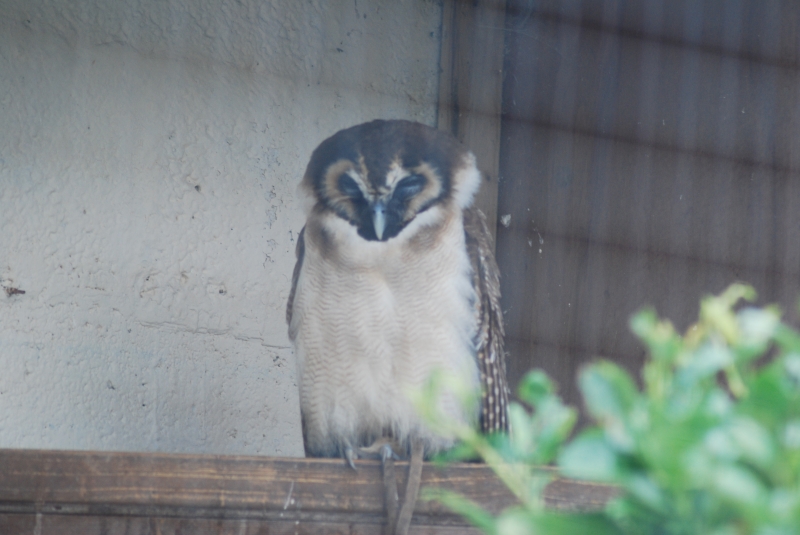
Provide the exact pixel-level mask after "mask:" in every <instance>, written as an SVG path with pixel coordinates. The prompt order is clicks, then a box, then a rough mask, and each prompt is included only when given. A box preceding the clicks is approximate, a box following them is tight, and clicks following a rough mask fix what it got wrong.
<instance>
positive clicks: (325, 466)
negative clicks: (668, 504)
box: [0, 450, 613, 535]
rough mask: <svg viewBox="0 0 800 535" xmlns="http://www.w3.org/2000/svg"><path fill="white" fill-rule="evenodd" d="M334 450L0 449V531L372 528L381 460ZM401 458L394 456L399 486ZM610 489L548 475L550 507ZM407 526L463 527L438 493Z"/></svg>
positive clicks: (477, 486) (464, 477) (478, 472)
mask: <svg viewBox="0 0 800 535" xmlns="http://www.w3.org/2000/svg"><path fill="white" fill-rule="evenodd" d="M357 467H358V470H357V471H353V470H352V469H350V468H348V467H347V466H345V464H344V462H342V461H341V460H337V459H296V458H269V457H234V456H214V455H173V454H161V453H106V452H74V451H37V450H0V533H1V534H3V535H6V534H8V535H13V534H17V533H25V534H34V535H71V534H76V535H77V534H81V535H84V534H86V535H95V534H96V535H99V534H111V535H114V534H118V533H119V534H137V535H138V534H153V535H155V534H159V535H177V534H206V533H208V534H228V533H230V534H237V535H239V534H242V535H245V534H266V533H270V534H272V533H328V534H332V533H359V534H372V533H375V534H378V533H380V532H381V530H382V527H383V522H384V519H385V513H384V506H383V491H382V482H381V469H380V464H379V463H378V462H377V461H358V462H357ZM406 472H407V463H403V462H399V463H397V475H398V484H399V485H400V486H401V488H404V486H405V474H406ZM422 486H423V488H424V487H426V486H435V487H440V488H445V489H450V490H455V491H458V492H460V493H462V494H463V495H465V496H466V497H468V498H470V499H472V500H474V501H476V502H478V503H480V504H481V505H483V506H484V507H485V508H487V509H488V510H490V511H493V512H498V511H500V510H502V509H503V508H505V507H507V506H509V505H512V504H513V503H515V501H514V498H513V496H512V495H511V494H510V493H509V492H508V491H507V490H506V489H505V487H503V485H502V484H501V483H500V482H499V481H498V480H497V478H496V477H495V476H494V474H493V473H492V472H491V470H489V469H488V468H487V467H486V466H483V465H480V464H457V465H450V466H446V467H438V466H434V465H431V464H428V463H426V465H425V468H424V471H423V478H422ZM612 494H613V489H611V488H609V487H605V486H601V485H592V484H587V483H581V482H576V481H569V480H563V479H562V480H556V481H554V482H553V483H551V484H550V486H549V487H548V488H547V491H546V493H545V499H546V503H547V504H548V506H550V507H553V508H556V509H597V508H599V507H602V505H603V504H604V503H605V502H606V501H607V500H608V499H609V497H610V496H611V495H612ZM410 531H411V533H469V532H474V531H473V530H471V529H469V528H468V526H467V525H466V524H465V522H464V521H463V520H462V519H461V518H460V517H458V516H456V515H454V514H452V513H451V512H449V511H448V510H446V509H445V508H444V507H443V506H442V505H440V504H438V503H435V502H430V501H421V500H420V501H419V502H418V503H417V504H416V510H415V513H414V518H413V521H412V525H411V530H410Z"/></svg>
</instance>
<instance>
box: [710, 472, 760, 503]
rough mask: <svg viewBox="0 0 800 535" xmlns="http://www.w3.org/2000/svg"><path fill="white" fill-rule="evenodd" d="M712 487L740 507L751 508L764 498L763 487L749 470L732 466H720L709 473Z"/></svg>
mask: <svg viewBox="0 0 800 535" xmlns="http://www.w3.org/2000/svg"><path fill="white" fill-rule="evenodd" d="M711 484H712V487H713V488H714V489H715V490H716V491H717V492H718V493H719V494H720V495H722V496H724V497H726V498H728V499H730V500H732V501H734V502H736V503H737V504H739V505H740V506H747V507H752V506H754V505H758V503H759V502H762V501H763V500H764V499H765V498H766V492H765V490H766V489H765V488H764V486H763V485H762V484H761V482H760V481H759V480H758V478H756V477H755V475H753V473H752V472H750V471H749V470H747V469H745V468H742V467H741V466H737V465H733V464H722V465H720V466H717V467H715V468H714V470H713V471H712V473H711Z"/></svg>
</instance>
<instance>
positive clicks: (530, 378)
mask: <svg viewBox="0 0 800 535" xmlns="http://www.w3.org/2000/svg"><path fill="white" fill-rule="evenodd" d="M554 391H555V388H554V386H553V382H552V381H551V380H550V378H549V377H548V376H547V374H546V373H545V372H543V371H542V370H531V371H529V372H528V373H526V374H525V375H524V376H523V377H522V380H521V381H520V382H519V387H518V389H517V393H518V395H519V398H520V399H521V400H522V401H524V402H526V403H529V404H531V405H532V406H534V407H535V406H537V405H539V404H540V403H542V401H544V400H545V399H546V398H547V397H548V396H550V395H552V394H553V392H554Z"/></svg>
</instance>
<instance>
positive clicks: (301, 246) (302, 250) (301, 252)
mask: <svg viewBox="0 0 800 535" xmlns="http://www.w3.org/2000/svg"><path fill="white" fill-rule="evenodd" d="M305 233H306V227H303V228H302V230H300V234H298V236H297V246H296V247H295V256H296V257H297V262H296V263H295V265H294V272H292V289H291V291H290V292H289V299H288V301H287V302H286V324H287V325H288V326H289V338H291V339H292V340H293V341H294V337H295V333H293V332H292V314H293V313H294V295H295V293H296V292H297V279H298V278H300V269H302V267H303V258H304V257H305V256H306V241H305ZM300 424H301V427H302V429H303V449H304V450H305V454H306V457H313V455H312V453H311V452H310V451H309V450H308V440H306V421H305V416H304V414H303V412H302V411H301V412H300Z"/></svg>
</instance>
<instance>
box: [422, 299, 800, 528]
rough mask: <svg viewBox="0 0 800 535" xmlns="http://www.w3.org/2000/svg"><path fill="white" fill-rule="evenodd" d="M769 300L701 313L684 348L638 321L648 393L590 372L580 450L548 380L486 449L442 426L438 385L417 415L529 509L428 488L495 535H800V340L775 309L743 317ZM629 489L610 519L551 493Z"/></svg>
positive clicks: (608, 511) (618, 373) (536, 384)
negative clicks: (578, 486)
mask: <svg viewBox="0 0 800 535" xmlns="http://www.w3.org/2000/svg"><path fill="white" fill-rule="evenodd" d="M754 297H755V292H754V291H753V289H752V288H750V287H748V286H744V285H740V284H737V285H733V286H731V287H730V288H728V289H727V290H726V291H725V292H724V293H722V294H721V295H719V296H715V297H707V298H705V299H704V300H703V301H702V302H701V306H700V317H699V320H698V322H697V323H696V324H694V325H693V326H691V327H690V328H689V329H688V331H687V332H686V334H685V335H683V336H681V335H680V334H678V333H677V332H676V331H675V329H674V328H673V326H672V324H671V323H670V322H669V321H664V320H659V318H658V317H657V316H656V313H655V312H654V311H653V310H643V311H641V312H639V313H638V314H636V315H635V316H634V317H633V318H632V319H631V322H630V325H631V329H632V330H633V332H634V333H635V334H636V336H638V337H639V338H640V339H641V340H642V342H643V343H644V345H645V346H646V348H647V350H648V358H647V361H646V363H645V365H644V368H643V371H642V385H643V386H642V387H641V388H640V387H639V386H638V385H637V383H636V382H635V381H634V380H633V379H632V378H631V376H630V375H629V374H628V373H627V372H626V371H625V370H623V369H622V368H620V367H619V366H617V365H616V364H614V363H612V362H608V361H599V362H596V363H594V364H591V365H589V366H586V367H585V368H584V369H583V370H581V372H580V374H579V379H578V382H579V386H580V390H581V393H582V395H583V399H584V402H585V405H586V410H587V412H588V414H589V415H590V416H591V418H592V420H593V422H594V425H592V426H589V427H587V428H585V429H584V430H583V431H581V432H580V433H579V434H578V435H577V436H575V437H574V438H572V439H570V436H571V433H572V430H573V426H574V424H575V419H576V411H575V410H574V409H572V408H569V407H566V406H565V405H564V404H563V403H562V401H561V399H560V398H559V397H558V395H557V393H556V391H555V388H554V385H553V384H552V382H551V381H550V379H549V378H548V377H547V375H546V374H544V373H543V372H541V371H531V372H530V373H528V374H527V375H526V376H525V377H524V379H523V380H522V381H521V384H520V387H519V392H518V397H519V399H520V400H522V401H523V402H524V403H525V404H527V405H528V407H529V409H532V410H529V409H526V408H525V407H523V406H522V405H520V404H512V406H511V407H510V410H509V417H510V421H511V426H512V432H511V433H510V435H509V436H492V437H485V436H481V435H480V434H478V433H477V432H475V430H473V429H472V428H470V427H468V426H459V425H454V424H453V423H452V422H451V421H448V419H447V418H445V417H443V416H441V415H439V414H438V413H437V411H436V410H435V409H433V408H432V407H433V404H432V403H431V400H433V399H435V396H436V393H437V392H438V391H439V390H440V389H441V388H443V387H446V388H451V389H454V390H455V391H457V392H458V393H459V395H460V396H462V398H463V400H464V402H465V403H474V398H470V396H472V394H471V393H470V392H468V391H467V390H466V389H464V388H463V387H461V386H459V385H458V384H457V383H458V382H457V381H450V384H446V383H448V380H447V379H446V378H444V377H442V376H441V375H439V376H434V377H433V378H432V379H431V381H430V383H429V384H428V386H427V387H426V390H425V391H424V392H420V393H417V395H416V396H417V399H416V403H417V406H418V407H420V408H421V409H423V410H425V412H426V418H428V420H429V422H431V424H432V425H436V426H437V427H439V428H441V429H443V430H448V431H449V432H451V433H452V434H454V435H456V436H458V437H459V438H460V440H461V443H462V445H461V446H460V447H459V448H457V449H456V451H455V452H453V453H451V454H450V456H449V458H448V459H445V460H444V461H443V462H447V460H452V459H457V458H469V457H473V458H474V457H475V456H480V457H481V458H482V459H483V460H485V462H486V463H487V464H488V465H489V466H490V467H491V468H492V469H493V470H494V471H495V472H496V473H497V475H498V476H499V478H500V479H501V480H502V481H503V482H504V483H505V484H506V485H507V486H508V488H509V489H510V490H511V491H512V492H513V493H514V494H515V495H516V496H517V497H518V498H519V500H520V503H521V504H522V505H520V506H516V507H512V508H509V509H507V510H505V511H504V512H502V513H501V514H500V515H499V516H496V517H495V516H493V515H491V514H489V513H488V512H486V511H484V510H482V509H481V508H480V506H478V505H477V504H474V503H472V502H469V501H468V500H465V499H464V498H463V497H461V496H460V495H458V494H455V493H446V492H442V491H441V490H438V489H425V491H424V496H425V497H426V498H428V499H436V500H439V501H441V502H442V503H444V504H445V505H447V506H449V507H450V508H452V509H453V510H454V511H456V512H458V513H460V514H462V515H463V516H464V517H466V518H467V519H469V520H470V521H471V522H472V523H473V524H474V525H475V526H477V527H479V528H481V529H482V530H483V531H484V532H486V533H490V534H494V533H497V534H503V535H505V534H522V533H539V534H551V533H552V534H565V533H593V534H604V533H624V534H700V533H702V534H715V535H723V534H724V535H729V534H730V535H734V534H737V535H738V534H751V533H752V534H763V535H778V534H800V335H798V333H797V332H796V331H794V330H792V329H791V328H789V327H788V326H786V325H785V324H783V323H781V321H780V313H779V311H778V310H777V308H775V307H767V308H753V307H749V306H741V305H740V302H741V301H742V300H745V301H752V300H753V299H754ZM551 463H554V464H556V466H557V472H558V473H560V474H561V475H562V476H564V477H569V478H574V479H582V480H588V481H594V482H602V483H607V484H612V485H616V486H618V487H619V488H620V490H621V492H620V495H619V496H618V497H617V498H616V499H613V500H612V501H611V502H610V503H609V504H608V505H607V506H606V508H605V509H604V510H603V511H598V512H594V513H562V512H556V511H547V510H546V509H545V508H544V504H543V499H542V494H543V491H544V488H545V486H546V485H547V483H548V482H549V481H550V480H551V479H552V478H553V477H556V476H557V474H554V473H553V472H554V471H553V470H549V471H548V470H542V469H541V468H538V469H537V467H541V466H542V465H546V464H551Z"/></svg>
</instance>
